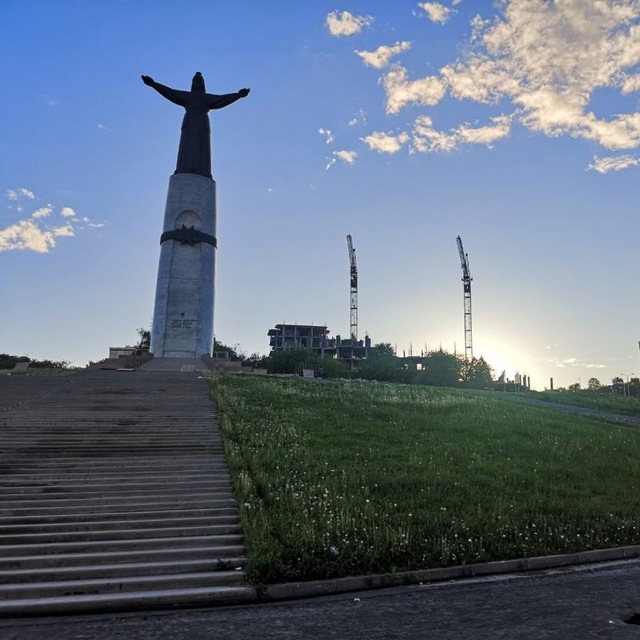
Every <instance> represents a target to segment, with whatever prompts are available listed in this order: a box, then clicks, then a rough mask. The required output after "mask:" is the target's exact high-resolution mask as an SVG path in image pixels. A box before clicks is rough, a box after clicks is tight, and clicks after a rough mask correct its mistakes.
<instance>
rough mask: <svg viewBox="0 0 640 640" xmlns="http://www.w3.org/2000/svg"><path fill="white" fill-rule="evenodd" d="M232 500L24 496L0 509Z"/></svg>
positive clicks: (218, 496) (177, 494) (225, 495)
mask: <svg viewBox="0 0 640 640" xmlns="http://www.w3.org/2000/svg"><path fill="white" fill-rule="evenodd" d="M231 499H233V492H232V491H231V490H219V491H215V492H213V491H209V492H205V491H202V492H191V491H190V492H182V491H179V490H176V491H167V492H166V493H160V492H155V493H142V494H141V495H140V494H136V495H132V496H120V497H118V496H117V495H106V496H102V495H95V496H92V497H86V498H82V497H78V498H73V497H69V498H61V497H56V496H51V498H49V499H47V498H46V497H44V496H29V495H24V496H22V497H21V498H20V499H19V500H15V499H11V500H4V499H3V501H2V509H3V511H4V510H7V511H11V510H13V511H15V510H16V509H20V508H22V509H30V510H31V509H35V508H38V507H48V508H52V507H53V508H62V507H64V508H66V507H75V506H87V505H90V506H94V505H95V506H96V507H100V506H110V505H112V506H118V505H127V504H141V503H142V504H144V503H145V502H146V503H148V502H152V503H154V504H162V503H167V502H169V503H176V504H192V503H202V502H208V501H211V503H214V502H219V501H220V500H231Z"/></svg>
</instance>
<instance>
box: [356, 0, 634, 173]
mask: <svg viewBox="0 0 640 640" xmlns="http://www.w3.org/2000/svg"><path fill="white" fill-rule="evenodd" d="M419 6H420V7H421V8H422V9H424V10H425V12H427V15H429V17H430V18H431V19H434V20H436V21H443V20H444V19H446V17H448V15H449V13H448V12H449V11H451V10H450V9H447V7H445V6H444V5H443V4H441V3H438V2H424V3H421V4H419ZM497 6H498V7H499V13H498V15H497V16H496V17H495V18H494V19H492V20H485V19H483V18H481V17H480V16H476V17H474V18H473V19H472V20H471V27H472V34H471V37H470V38H469V41H468V43H466V47H465V48H464V49H463V50H464V51H465V53H464V54H463V55H462V56H461V58H459V59H458V60H455V61H453V62H451V63H450V64H447V65H445V66H443V67H442V68H441V69H440V70H439V71H438V72H437V73H434V74H430V75H427V76H425V77H422V78H418V79H416V80H413V81H410V80H408V76H409V74H408V72H407V70H406V69H405V68H403V67H402V66H398V67H397V68H395V69H393V70H392V71H390V72H389V73H388V74H386V75H385V76H384V77H383V78H381V80H380V83H381V84H382V86H383V87H384V90H385V93H386V112H387V113H388V114H397V113H399V112H400V110H402V109H403V108H405V107H408V106H416V105H418V106H435V105H437V104H439V103H440V101H441V100H442V99H443V98H444V97H445V96H446V95H447V93H448V95H450V96H451V97H452V98H454V99H456V100H469V101H473V102H479V103H482V104H486V105H489V106H491V105H498V104H499V105H500V110H501V111H502V113H503V114H504V113H507V115H506V116H504V117H505V118H506V117H508V118H509V119H510V121H509V123H507V120H500V119H499V120H497V121H496V120H495V119H494V120H493V122H492V124H489V125H487V126H486V127H479V128H476V129H472V128H470V127H469V126H468V125H464V124H463V125H460V126H459V127H458V128H457V129H452V130H451V131H450V132H449V133H443V132H438V131H436V130H434V129H433V126H432V123H431V124H429V125H426V124H425V122H426V121H417V125H416V126H417V129H418V130H419V133H418V136H417V138H418V139H417V141H414V143H413V148H414V150H420V149H425V150H435V149H439V150H442V149H450V148H453V147H455V145H456V144H458V143H462V142H465V143H483V144H487V139H488V138H491V137H492V136H493V137H494V138H493V139H494V140H498V139H500V138H501V137H504V135H507V134H508V131H509V128H510V124H511V122H517V123H519V124H522V125H523V126H525V127H527V128H529V129H530V130H532V131H535V132H539V133H542V134H544V135H546V136H550V137H556V136H565V135H568V136H572V137H574V138H582V139H585V140H589V141H592V142H595V143H597V144H599V145H600V146H602V147H604V148H606V149H618V150H623V149H635V148H638V147H640V111H638V110H636V111H634V110H631V111H630V112H628V113H614V112H612V110H610V113H607V112H606V111H604V110H603V109H602V107H599V111H598V113H597V114H596V112H595V109H594V107H593V106H592V104H591V102H592V98H593V96H594V94H595V93H596V92H597V91H600V90H602V89H608V90H613V91H617V92H619V93H620V94H623V95H628V94H633V93H636V92H640V0H562V1H560V0H557V1H554V2H550V1H549V0H502V1H501V2H500V3H498V4H497ZM383 51H384V50H383ZM365 53H367V52H365ZM381 53H382V52H381ZM374 54H376V52H370V53H369V54H368V55H370V56H371V57H370V60H371V61H377V60H378V58H377V57H376V56H375V55H374ZM359 55H361V57H363V56H362V52H359ZM363 59H365V58H364V57H363ZM383 63H384V58H383V57H381V58H380V64H381V65H383ZM508 105H510V108H508ZM497 117H498V118H502V117H503V116H497ZM625 162H627V165H626V166H632V164H633V163H630V161H629V160H628V159H627V160H625ZM622 163H623V161H622V160H620V161H617V163H614V165H615V166H620V165H621V164H622ZM595 166H598V167H605V166H607V165H606V164H602V163H601V164H598V165H595ZM595 166H594V167H593V168H594V169H595ZM609 166H611V165H609ZM596 170H597V169H596Z"/></svg>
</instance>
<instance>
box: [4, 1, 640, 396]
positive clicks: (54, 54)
mask: <svg viewBox="0 0 640 640" xmlns="http://www.w3.org/2000/svg"><path fill="white" fill-rule="evenodd" d="M0 54H1V59H2V61H3V64H2V65H0V81H1V83H2V87H3V95H4V101H3V111H2V119H1V120H0V167H1V169H2V170H1V172H0V198H1V199H0V203H1V208H0V211H1V218H0V268H1V276H0V296H1V297H0V299H1V300H2V308H3V312H2V320H1V325H0V326H1V328H2V331H1V333H0V352H7V353H13V354H24V353H28V354H29V355H31V356H32V357H35V358H50V359H54V360H61V359H64V360H70V361H72V362H73V363H75V364H79V365H83V364H86V363H87V362H88V361H89V360H98V359H101V358H103V357H105V356H106V355H107V349H108V347H110V346H119V345H123V344H131V343H133V342H134V341H135V340H136V338H137V335H136V329H137V328H138V327H149V326H150V322H151V315H152V313H153V297H154V292H155V279H156V271H157V263H158V257H159V236H160V233H161V227H162V218H163V212H164V200H165V197H166V190H167V185H168V179H169V176H170V175H171V173H172V172H173V170H174V168H175V160H176V153H177V146H178V139H179V133H180V123H181V120H182V110H181V109H180V108H179V107H177V106H175V105H172V104H170V103H169V102H167V101H166V100H163V99H162V98H161V97H160V96H158V94H156V93H155V92H154V91H152V90H151V89H150V88H148V87H146V86H144V85H143V83H142V81H141V80H140V75H141V74H145V75H150V76H152V77H153V78H154V79H155V80H156V81H158V82H161V83H163V84H167V85H169V86H172V87H175V88H182V89H188V88H189V86H190V81H191V77H192V76H193V74H194V72H195V71H201V72H202V73H203V75H204V77H205V81H206V83H207V90H208V91H209V92H211V93H228V92H234V91H237V90H238V89H240V88H242V87H250V88H251V95H250V96H249V97H248V98H247V99H246V100H242V101H240V102H238V103H236V104H234V105H232V106H230V107H228V108H227V109H224V110H220V111H216V112H214V113H212V114H211V122H212V143H213V172H214V178H215V179H216V181H217V184H218V261H217V268H218V272H217V289H216V310H215V333H216V336H217V337H218V338H219V339H220V340H222V341H223V342H226V343H230V344H236V343H237V344H239V345H240V347H241V348H242V349H243V350H244V351H246V352H248V353H249V352H254V351H257V352H261V353H266V352H268V338H267V335H266V334H267V331H268V329H269V328H271V327H272V326H274V325H275V324H276V323H278V322H283V321H285V322H290V323H293V322H298V323H303V324H307V323H314V324H327V325H328V327H329V329H330V331H331V333H332V335H336V334H341V335H343V336H344V335H347V334H348V332H349V262H348V255H347V247H346V239H345V237H346V235H347V234H348V233H350V234H351V235H352V236H353V242H354V245H355V247H356V251H357V258H358V266H359V273H360V287H359V333H360V335H361V336H363V335H364V334H365V332H366V333H368V334H369V335H370V336H371V338H372V340H373V341H374V342H390V343H392V344H394V345H396V346H397V348H398V351H399V352H400V353H402V351H403V350H404V351H409V349H410V347H412V348H413V351H414V353H416V352H419V351H420V350H422V349H424V348H425V345H426V347H427V348H428V349H432V348H437V347H439V346H442V347H443V348H445V349H448V350H453V349H454V348H457V350H458V351H464V333H463V297H462V283H461V281H460V277H461V270H460V263H459V259H458V252H457V247H456V240H455V239H456V236H458V235H460V236H461V237H462V240H463V243H464V247H465V250H466V251H467V252H468V254H469V259H470V264H471V273H472V276H473V278H474V280H473V288H472V292H473V339H474V354H475V355H483V356H484V357H485V358H486V359H487V360H488V361H489V363H490V364H491V365H492V366H493V367H494V368H495V369H496V372H497V373H500V371H501V370H502V369H506V372H507V374H508V375H509V376H510V377H511V376H513V374H514V373H515V372H516V371H518V372H520V373H522V374H527V375H529V376H530V377H531V380H532V384H533V386H534V387H535V388H538V389H542V388H543V387H545V386H548V385H549V378H551V377H553V378H554V382H555V385H556V386H559V385H568V384H571V383H573V382H576V381H578V380H580V381H581V382H582V384H583V385H584V384H586V382H587V380H588V379H589V378H590V377H597V378H599V379H600V380H601V381H602V382H609V381H610V380H611V378H612V377H613V376H616V375H620V374H627V375H630V374H632V373H634V374H636V375H640V351H639V349H638V340H640V327H638V320H639V318H640V300H639V297H638V293H637V283H638V280H639V275H640V274H639V266H638V261H637V259H636V254H637V251H636V245H637V243H638V237H639V235H640V234H639V231H640V229H639V227H640V224H639V222H638V214H637V202H638V191H639V186H638V185H639V182H638V172H639V167H638V165H639V164H640V153H639V152H638V146H639V145H640V102H639V97H640V69H639V63H640V1H638V0H599V1H597V2H596V0H556V1H555V2H553V1H548V0H505V1H504V2H491V1H488V0H475V1H472V0H458V1H453V0H442V2H416V1H414V0H411V1H409V0H407V1H405V0H397V1H394V2H388V1H386V0H384V1H383V0H379V1H376V0H372V1H368V2H365V1H347V2H344V3H336V2H335V0H332V2H324V1H323V0H315V1H314V2H300V1H299V0H278V2H271V3H266V2H259V1H253V0H248V1H245V2H244V3H233V2H221V1H220V2H218V1H210V2H204V1H200V2H196V1H194V0H184V1H183V2H180V3H176V2H172V1H169V0H167V1H160V0H155V1H145V0H139V1H136V2H133V1H126V0H110V1H109V2H107V1H106V0H105V1H100V0H96V1H93V2H88V1H85V0H52V1H50V0H3V2H2V3H1V4H0Z"/></svg>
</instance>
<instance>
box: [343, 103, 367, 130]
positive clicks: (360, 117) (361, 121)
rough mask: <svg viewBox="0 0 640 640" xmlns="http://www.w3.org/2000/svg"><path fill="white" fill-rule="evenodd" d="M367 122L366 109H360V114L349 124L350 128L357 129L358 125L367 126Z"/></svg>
mask: <svg viewBox="0 0 640 640" xmlns="http://www.w3.org/2000/svg"><path fill="white" fill-rule="evenodd" d="M366 122H367V114H366V113H365V111H364V109H363V108H362V107H360V109H358V113H357V114H356V115H355V116H354V117H353V118H351V120H349V122H348V123H347V124H348V125H349V126H350V127H355V126H356V125H357V124H366Z"/></svg>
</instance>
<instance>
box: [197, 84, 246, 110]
mask: <svg viewBox="0 0 640 640" xmlns="http://www.w3.org/2000/svg"><path fill="white" fill-rule="evenodd" d="M250 91H251V89H240V91H238V93H225V94H224V95H221V96H216V95H214V94H212V93H207V98H208V99H209V102H208V107H209V109H222V108H223V107H228V106H229V105H230V104H233V103H234V102H235V101H236V100H240V98H246V97H247V96H248V95H249V92H250Z"/></svg>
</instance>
